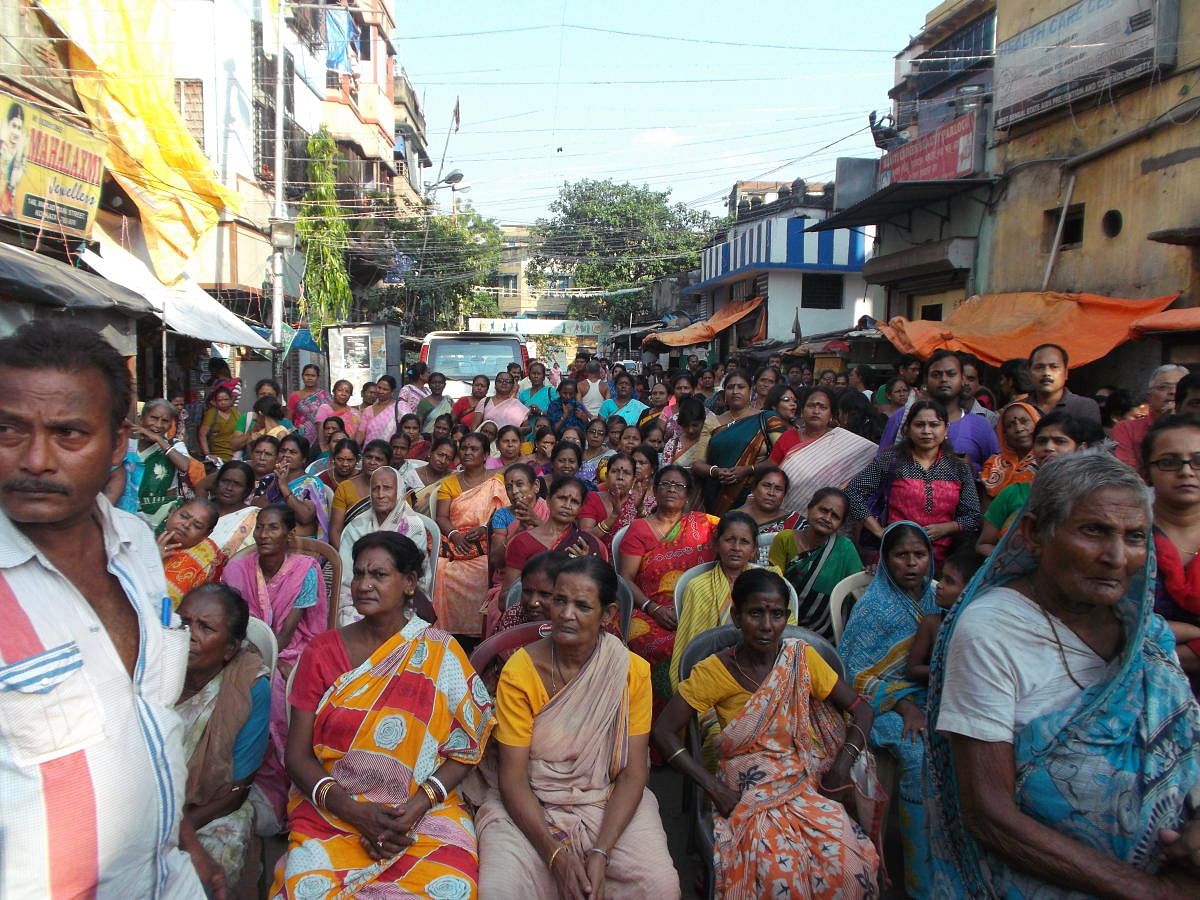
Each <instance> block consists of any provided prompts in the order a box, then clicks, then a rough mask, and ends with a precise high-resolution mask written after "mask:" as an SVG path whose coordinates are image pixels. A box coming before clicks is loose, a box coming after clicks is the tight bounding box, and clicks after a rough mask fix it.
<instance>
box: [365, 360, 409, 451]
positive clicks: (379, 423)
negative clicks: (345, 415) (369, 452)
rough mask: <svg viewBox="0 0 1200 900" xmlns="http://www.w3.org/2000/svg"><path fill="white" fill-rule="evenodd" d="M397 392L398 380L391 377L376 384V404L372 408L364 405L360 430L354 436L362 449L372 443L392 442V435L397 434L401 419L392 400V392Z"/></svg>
mask: <svg viewBox="0 0 1200 900" xmlns="http://www.w3.org/2000/svg"><path fill="white" fill-rule="evenodd" d="M395 390H396V379H395V378H393V377H392V376H391V375H384V376H383V377H382V378H380V379H379V381H377V382H375V402H374V403H372V404H371V405H370V406H367V405H366V404H365V403H364V404H363V408H362V415H361V416H360V417H359V420H358V430H357V431H356V432H355V434H354V439H355V440H356V441H358V445H359V446H360V447H365V446H366V445H367V444H369V443H371V441H388V440H391V438H392V435H393V434H395V433H396V423H397V422H398V421H399V417H398V416H397V415H396V404H395V403H394V402H393V399H392V392H393V391H395Z"/></svg>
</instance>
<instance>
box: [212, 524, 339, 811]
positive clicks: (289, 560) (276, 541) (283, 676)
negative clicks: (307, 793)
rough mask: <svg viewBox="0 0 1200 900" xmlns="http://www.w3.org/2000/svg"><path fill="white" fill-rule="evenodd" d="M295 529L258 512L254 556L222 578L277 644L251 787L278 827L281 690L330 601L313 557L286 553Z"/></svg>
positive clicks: (283, 787)
mask: <svg viewBox="0 0 1200 900" xmlns="http://www.w3.org/2000/svg"><path fill="white" fill-rule="evenodd" d="M295 527H296V514H295V513H294V512H292V510H291V509H289V508H288V507H286V506H268V507H266V508H265V509H262V510H260V511H259V513H258V520H257V521H256V522H255V525H254V550H253V551H251V552H250V553H246V554H245V555H242V556H236V557H234V558H233V559H232V560H230V562H229V564H228V565H227V566H225V572H224V574H222V576H221V580H222V581H223V582H224V583H225V584H227V585H229V586H230V587H232V588H233V589H234V590H236V591H237V592H238V593H239V594H241V595H242V597H243V599H245V601H246V603H247V604H248V605H249V606H250V615H251V616H253V617H255V618H257V619H262V620H263V621H264V622H266V623H267V624H268V625H269V626H270V627H271V630H272V631H273V632H275V639H276V641H277V642H278V644H279V659H278V664H277V668H276V669H275V676H274V678H273V679H272V682H271V743H270V746H269V747H268V748H267V756H266V759H264V760H263V764H262V768H260V769H259V770H258V775H257V776H256V777H255V780H254V783H255V786H256V787H257V788H258V789H259V790H261V791H262V793H263V795H264V796H265V797H266V799H267V800H268V801H269V803H270V805H271V807H272V809H273V810H274V812H275V817H276V823H277V824H278V825H279V826H280V827H282V826H283V824H284V810H285V807H286V804H287V794H288V777H287V773H286V772H285V771H284V767H283V754H284V750H285V749H286V747H287V704H286V703H285V702H284V693H285V686H286V684H287V678H288V676H289V675H290V674H291V672H292V669H293V668H295V666H296V663H297V661H299V659H300V655H301V654H302V653H303V652H304V649H305V648H306V647H307V646H308V642H309V641H310V640H312V638H313V637H314V636H316V635H318V634H320V633H321V632H323V631H325V630H326V628H327V627H328V624H329V598H328V595H327V594H326V591H325V581H324V579H323V578H322V577H321V568H320V566H319V564H318V563H317V561H316V560H315V559H314V558H313V557H311V556H304V555H302V554H298V553H289V552H288V538H289V535H290V534H291V532H292V530H293V529H294V528H295Z"/></svg>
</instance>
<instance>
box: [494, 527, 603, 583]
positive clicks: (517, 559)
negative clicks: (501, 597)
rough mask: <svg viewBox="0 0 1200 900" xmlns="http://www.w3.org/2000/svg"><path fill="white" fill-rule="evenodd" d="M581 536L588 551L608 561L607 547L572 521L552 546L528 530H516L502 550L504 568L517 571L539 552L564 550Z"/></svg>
mask: <svg viewBox="0 0 1200 900" xmlns="http://www.w3.org/2000/svg"><path fill="white" fill-rule="evenodd" d="M580 538H583V541H584V543H586V544H587V545H588V551H589V553H590V554H591V555H592V556H598V557H600V558H601V559H602V560H604V561H605V562H608V548H607V547H605V546H604V545H603V544H601V543H600V541H598V540H597V539H596V538H595V537H594V536H592V535H590V534H588V533H586V532H584V531H580V530H579V526H578V525H576V524H574V523H572V525H571V527H570V528H568V529H567V530H566V531H564V532H563V533H562V534H561V535H559V537H558V540H556V541H555V542H554V544H553V546H550V547H547V546H546V545H545V544H543V543H542V542H541V541H539V540H538V539H537V538H535V537H534V536H533V535H532V534H531V533H530V532H528V531H521V532H518V533H517V534H516V535H515V536H514V537H512V538H510V539H509V541H508V544H507V546H506V547H505V550H504V565H505V567H506V568H510V569H516V570H517V571H518V572H519V571H521V570H522V569H524V568H525V564H526V563H527V562H529V560H531V559H533V557H535V556H537V555H538V554H539V553H546V552H548V551H550V550H560V551H562V552H564V553H565V552H566V550H567V548H568V547H570V546H571V545H572V544H574V543H575V542H576V541H578V540H579V539H580Z"/></svg>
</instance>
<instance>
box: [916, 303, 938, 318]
mask: <svg viewBox="0 0 1200 900" xmlns="http://www.w3.org/2000/svg"><path fill="white" fill-rule="evenodd" d="M921 318H922V319H923V320H924V321H926V322H940V321H942V304H940V303H926V304H923V305H922V306H921Z"/></svg>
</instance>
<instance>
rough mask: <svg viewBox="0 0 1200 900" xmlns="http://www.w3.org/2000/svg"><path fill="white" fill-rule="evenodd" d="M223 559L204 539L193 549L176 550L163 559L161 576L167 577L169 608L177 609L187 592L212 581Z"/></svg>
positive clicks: (209, 540)
mask: <svg viewBox="0 0 1200 900" xmlns="http://www.w3.org/2000/svg"><path fill="white" fill-rule="evenodd" d="M225 559H226V557H225V556H224V555H223V554H222V553H221V548H220V547H218V546H217V544H216V543H214V541H213V539H212V538H204V540H202V541H201V542H200V543H198V544H196V545H195V546H194V547H188V548H186V549H184V550H176V551H175V552H174V553H172V554H171V555H170V556H169V557H167V558H166V559H164V560H163V574H164V575H166V576H167V596H168V597H170V598H171V606H172V607H173V608H175V609H178V608H179V604H180V603H181V602H182V601H183V597H184V595H185V594H186V593H187V592H188V591H190V590H191V589H192V588H197V587H199V586H200V585H202V584H207V583H208V582H209V581H212V580H213V579H214V578H215V577H216V575H217V573H218V572H219V571H220V568H221V566H222V565H223V564H224V562H225Z"/></svg>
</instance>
